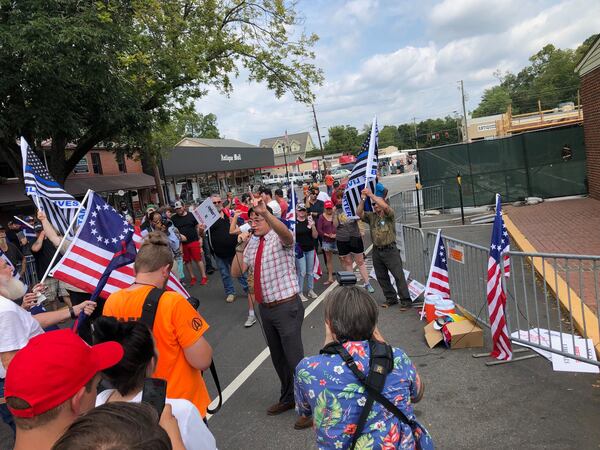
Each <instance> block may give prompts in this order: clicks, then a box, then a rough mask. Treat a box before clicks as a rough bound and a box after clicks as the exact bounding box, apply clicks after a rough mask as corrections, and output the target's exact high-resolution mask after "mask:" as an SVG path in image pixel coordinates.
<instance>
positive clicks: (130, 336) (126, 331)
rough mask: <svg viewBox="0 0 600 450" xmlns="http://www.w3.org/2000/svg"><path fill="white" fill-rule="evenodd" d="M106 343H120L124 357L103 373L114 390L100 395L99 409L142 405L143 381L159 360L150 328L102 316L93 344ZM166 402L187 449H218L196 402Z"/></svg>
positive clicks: (96, 326) (151, 372) (168, 399)
mask: <svg viewBox="0 0 600 450" xmlns="http://www.w3.org/2000/svg"><path fill="white" fill-rule="evenodd" d="M106 341H116V342H118V343H119V344H121V345H122V346H123V350H124V351H125V354H124V356H123V359H122V360H121V361H120V362H119V363H118V364H117V365H115V366H113V367H111V368H110V369H107V370H105V371H104V372H102V376H103V378H105V379H106V380H108V381H109V382H110V384H111V385H112V386H113V388H114V389H107V390H105V391H103V392H101V393H100V394H98V397H97V398H96V406H99V405H103V404H104V403H111V402H118V401H125V402H137V403H139V402H141V401H142V390H143V387H144V380H145V378H146V377H151V376H152V374H153V373H154V370H155V368H156V364H157V360H158V355H157V353H156V348H155V345H154V339H153V338H152V333H151V332H150V329H149V328H148V327H147V326H146V325H145V324H143V323H141V322H137V321H131V322H119V321H118V320H116V319H114V318H113V317H99V318H98V320H96V322H95V323H94V342H95V343H100V342H106ZM165 403H167V404H170V405H171V408H172V410H173V415H174V416H175V418H176V419H177V423H178V424H179V429H180V431H181V437H182V439H183V442H184V444H185V448H186V449H188V450H192V449H193V450H209V449H210V450H213V449H216V444H215V438H214V437H213V435H212V434H211V432H210V431H209V430H208V428H207V427H206V425H205V423H204V422H203V421H202V417H201V416H200V413H199V412H198V409H197V408H196V407H195V406H194V404H193V403H191V402H190V401H189V400H185V399H172V398H168V397H167V399H166V402H165Z"/></svg>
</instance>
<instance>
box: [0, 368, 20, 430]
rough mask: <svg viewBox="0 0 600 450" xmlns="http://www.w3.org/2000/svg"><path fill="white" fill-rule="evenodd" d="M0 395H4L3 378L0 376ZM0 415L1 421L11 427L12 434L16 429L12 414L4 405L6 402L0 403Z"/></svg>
mask: <svg viewBox="0 0 600 450" xmlns="http://www.w3.org/2000/svg"><path fill="white" fill-rule="evenodd" d="M0 397H2V398H3V397H4V378H0ZM0 417H2V422H4V423H5V424H6V425H8V426H9V427H10V428H11V430H12V432H13V436H14V434H15V433H16V430H17V429H16V427H15V420H14V419H13V416H12V414H11V413H10V411H9V410H8V406H6V403H3V404H2V405H0Z"/></svg>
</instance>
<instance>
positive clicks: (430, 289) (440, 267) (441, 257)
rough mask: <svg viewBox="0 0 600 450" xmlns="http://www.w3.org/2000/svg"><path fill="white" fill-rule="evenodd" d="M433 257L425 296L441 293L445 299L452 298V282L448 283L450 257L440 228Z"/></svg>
mask: <svg viewBox="0 0 600 450" xmlns="http://www.w3.org/2000/svg"><path fill="white" fill-rule="evenodd" d="M433 251H434V254H433V258H432V259H431V268H430V269H429V277H428V278H427V285H426V286H425V296H427V295H439V296H440V297H442V298H443V299H450V284H448V262H447V261H448V257H447V253H446V247H445V246H444V240H443V239H442V230H438V234H437V238H436V240H435V247H434V250H433Z"/></svg>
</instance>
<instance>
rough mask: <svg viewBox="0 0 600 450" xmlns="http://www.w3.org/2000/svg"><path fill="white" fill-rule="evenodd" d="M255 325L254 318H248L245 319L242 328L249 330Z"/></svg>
mask: <svg viewBox="0 0 600 450" xmlns="http://www.w3.org/2000/svg"><path fill="white" fill-rule="evenodd" d="M255 323H256V317H255V316H248V318H247V319H246V323H244V326H245V327H246V328H250V327H251V326H252V325H254V324H255Z"/></svg>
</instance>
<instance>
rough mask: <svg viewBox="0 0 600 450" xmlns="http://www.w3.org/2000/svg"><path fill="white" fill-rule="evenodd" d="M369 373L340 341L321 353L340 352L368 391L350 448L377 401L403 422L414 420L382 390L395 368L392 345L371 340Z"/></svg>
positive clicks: (410, 422) (328, 346)
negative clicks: (382, 392)
mask: <svg viewBox="0 0 600 450" xmlns="http://www.w3.org/2000/svg"><path fill="white" fill-rule="evenodd" d="M369 350H370V354H369V374H368V376H365V374H364V373H363V372H361V371H360V370H359V369H358V367H356V361H355V360H354V358H352V356H351V355H350V353H348V351H347V350H346V349H345V348H344V346H343V345H342V344H340V343H338V342H336V343H331V344H329V345H327V346H326V347H325V348H323V350H321V353H326V354H338V355H340V357H341V358H342V359H343V360H344V362H345V363H346V366H347V367H348V368H349V369H350V370H351V371H352V373H353V374H354V376H356V378H358V379H359V381H360V382H361V384H362V385H363V386H364V387H365V391H366V393H367V402H366V403H365V406H364V407H363V409H362V410H361V414H360V417H359V419H358V422H357V424H356V431H355V432H354V434H353V436H352V443H351V445H350V449H354V447H355V445H356V442H357V441H358V438H359V437H360V435H361V434H362V430H363V429H364V426H365V424H366V422H367V419H368V417H369V413H370V412H371V409H372V408H373V403H374V402H375V401H377V402H378V403H380V404H381V405H383V406H384V407H385V408H386V409H387V410H388V411H390V412H391V413H392V414H394V416H396V417H397V418H398V420H400V421H401V422H404V423H406V424H408V425H409V426H410V427H411V428H412V426H413V423H414V421H413V420H410V419H408V418H407V417H406V415H405V414H404V413H403V412H402V411H400V409H398V407H397V406H396V405H394V404H393V403H392V402H391V401H389V400H388V399H387V398H386V397H385V396H384V395H383V394H381V391H382V390H383V387H384V385H385V380H386V378H387V375H388V374H389V373H390V372H391V371H392V370H393V368H394V358H393V350H392V347H391V346H390V345H387V344H383V343H380V342H376V341H369Z"/></svg>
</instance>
